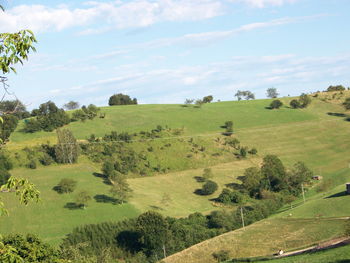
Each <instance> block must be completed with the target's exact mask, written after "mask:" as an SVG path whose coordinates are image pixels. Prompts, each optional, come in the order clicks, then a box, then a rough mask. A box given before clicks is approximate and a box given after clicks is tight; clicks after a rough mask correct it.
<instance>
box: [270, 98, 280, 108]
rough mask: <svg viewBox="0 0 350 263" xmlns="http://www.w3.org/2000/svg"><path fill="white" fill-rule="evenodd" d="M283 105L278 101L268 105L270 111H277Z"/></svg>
mask: <svg viewBox="0 0 350 263" xmlns="http://www.w3.org/2000/svg"><path fill="white" fill-rule="evenodd" d="M282 105H283V102H282V101H280V100H274V101H272V102H271V104H270V109H279V108H281V107H282Z"/></svg>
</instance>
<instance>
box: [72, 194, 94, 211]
mask: <svg viewBox="0 0 350 263" xmlns="http://www.w3.org/2000/svg"><path fill="white" fill-rule="evenodd" d="M90 200H91V196H90V195H89V193H88V192H86V191H82V192H80V193H79V194H78V195H77V196H76V199H75V203H76V204H77V206H79V207H81V208H83V209H85V208H86V207H87V204H88V202H89V201H90Z"/></svg>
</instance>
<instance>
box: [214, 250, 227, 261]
mask: <svg viewBox="0 0 350 263" xmlns="http://www.w3.org/2000/svg"><path fill="white" fill-rule="evenodd" d="M213 257H214V258H215V259H216V260H217V261H218V262H224V261H227V260H229V259H230V254H229V251H227V250H220V251H218V252H215V253H213Z"/></svg>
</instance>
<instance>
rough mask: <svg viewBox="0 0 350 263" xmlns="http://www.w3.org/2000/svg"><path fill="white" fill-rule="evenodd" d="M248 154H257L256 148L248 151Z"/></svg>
mask: <svg viewBox="0 0 350 263" xmlns="http://www.w3.org/2000/svg"><path fill="white" fill-rule="evenodd" d="M248 153H249V154H252V155H255V154H257V153H258V150H257V149H256V148H252V149H251V150H249V151H248Z"/></svg>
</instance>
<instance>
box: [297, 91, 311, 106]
mask: <svg viewBox="0 0 350 263" xmlns="http://www.w3.org/2000/svg"><path fill="white" fill-rule="evenodd" d="M299 102H300V107H301V108H306V107H307V106H309V105H310V103H311V98H310V97H309V96H308V95H307V94H305V93H303V94H301V95H300V96H299Z"/></svg>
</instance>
